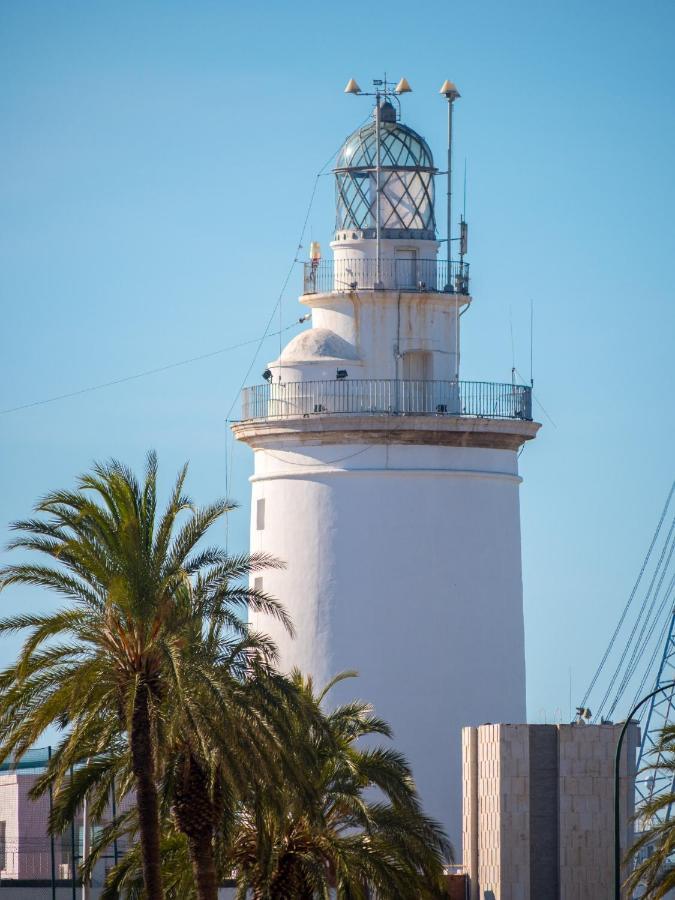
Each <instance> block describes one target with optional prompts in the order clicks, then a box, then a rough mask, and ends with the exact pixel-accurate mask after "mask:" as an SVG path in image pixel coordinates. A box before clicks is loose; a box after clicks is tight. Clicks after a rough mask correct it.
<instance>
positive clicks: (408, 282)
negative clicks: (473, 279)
mask: <svg viewBox="0 0 675 900" xmlns="http://www.w3.org/2000/svg"><path fill="white" fill-rule="evenodd" d="M303 273H304V277H303V292H304V293H305V294H321V293H331V292H334V291H335V292H338V293H343V292H346V291H350V290H366V291H367V290H376V289H381V288H382V287H384V289H387V290H388V289H395V290H402V291H422V292H430V293H450V294H464V295H466V294H468V293H469V263H467V262H464V261H463V260H452V261H451V262H450V263H448V261H447V260H445V259H438V258H437V257H416V256H415V257H407V258H402V257H396V256H394V257H387V258H385V259H381V260H380V262H379V265H378V263H377V260H376V259H375V257H362V256H354V257H337V258H334V259H320V260H310V261H309V262H305V263H304V264H303ZM378 274H379V277H380V281H379V282H378V281H377V276H378ZM376 286H377V287H376Z"/></svg>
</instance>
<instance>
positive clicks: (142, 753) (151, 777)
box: [130, 685, 164, 900]
mask: <svg viewBox="0 0 675 900" xmlns="http://www.w3.org/2000/svg"><path fill="white" fill-rule="evenodd" d="M130 744H131V760H132V766H133V772H134V778H135V780H136V799H137V803H138V830H139V833H140V838H141V858H142V861H143V881H144V884H145V893H146V896H147V900H164V890H163V888H162V864H161V857H160V851H159V841H160V830H159V801H158V797H157V785H156V783H155V755H154V748H153V746H152V731H151V727H150V710H149V709H148V693H147V690H146V688H145V686H144V685H139V688H138V690H137V693H136V699H135V701H134V711H133V717H132V721H131V739H130Z"/></svg>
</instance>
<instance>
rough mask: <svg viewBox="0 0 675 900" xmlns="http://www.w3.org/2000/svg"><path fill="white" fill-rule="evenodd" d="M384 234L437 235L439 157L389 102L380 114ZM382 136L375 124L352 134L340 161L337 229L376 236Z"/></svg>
mask: <svg viewBox="0 0 675 900" xmlns="http://www.w3.org/2000/svg"><path fill="white" fill-rule="evenodd" d="M380 160H381V173H380V235H381V236H382V237H384V238H418V239H422V240H434V239H435V237H436V221H435V218H434V173H435V172H436V169H435V168H434V160H433V157H432V155H431V150H430V149H429V145H428V144H427V142H426V141H425V140H424V138H422V137H420V135H419V134H417V132H415V131H413V130H412V128H408V126H407V125H403V124H402V123H401V122H397V121H396V112H395V110H394V107H393V106H392V105H391V104H390V103H389V102H384V103H383V104H382V106H381V113H380ZM376 164H377V137H376V134H375V123H374V122H371V123H370V124H369V125H365V126H363V127H362V128H359V129H358V130H357V131H355V132H354V133H353V134H350V136H349V137H348V138H347V140H346V141H345V142H344V144H343V146H342V149H341V150H340V152H339V153H338V157H337V162H336V165H335V169H334V172H335V188H336V209H337V220H336V231H338V232H339V231H351V232H359V237H364V238H372V237H375V230H376V206H375V198H376V190H375V181H376Z"/></svg>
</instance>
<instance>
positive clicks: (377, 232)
mask: <svg viewBox="0 0 675 900" xmlns="http://www.w3.org/2000/svg"><path fill="white" fill-rule="evenodd" d="M380 113H381V110H380V92H379V91H377V93H376V94H375V287H376V288H379V287H381V286H382V278H381V272H380V267H381V248H380V170H381V167H382V153H381V146H380Z"/></svg>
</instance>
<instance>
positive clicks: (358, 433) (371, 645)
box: [233, 86, 539, 845]
mask: <svg viewBox="0 0 675 900" xmlns="http://www.w3.org/2000/svg"><path fill="white" fill-rule="evenodd" d="M384 90H385V89H384V87H382V86H380V87H378V88H377V91H378V92H379V93H378V96H377V98H376V106H375V112H374V121H373V122H372V123H371V124H369V125H366V126H364V127H362V128H359V129H358V130H357V131H355V132H354V133H353V134H351V135H349V137H348V138H347V139H346V141H345V143H344V145H343V147H342V150H341V151H340V152H339V154H338V156H337V161H336V165H335V170H334V172H335V183H336V196H337V209H336V227H335V232H334V240H333V242H332V243H331V248H332V253H333V259H330V260H323V259H320V258H319V250H318V248H317V246H316V245H313V246H312V250H311V255H312V258H311V259H310V260H309V261H308V263H307V264H306V265H305V282H304V293H303V294H302V296H301V298H300V302H301V304H302V306H303V311H304V312H311V320H312V326H311V328H309V329H307V330H305V331H303V332H302V333H300V334H298V335H297V336H296V337H295V338H293V340H291V342H290V343H289V344H288V345H287V346H286V348H285V349H284V350H283V352H282V353H281V355H280V356H279V358H278V359H276V360H273V361H271V362H270V363H269V365H268V367H267V370H266V372H265V373H264V376H265V378H266V383H265V384H262V385H260V386H257V387H252V388H248V389H247V390H246V391H245V392H244V397H243V404H242V405H243V409H242V420H241V421H240V422H239V423H237V424H235V425H234V426H233V430H234V434H235V436H236V438H237V439H238V440H241V441H244V442H245V443H247V444H248V445H249V446H250V447H251V448H252V449H253V451H254V456H255V471H254V475H253V477H252V479H251V484H252V521H251V550H252V551H264V552H266V553H270V554H273V555H274V556H275V557H278V558H279V559H281V560H283V561H284V562H285V563H286V568H285V569H283V570H275V571H269V572H267V573H265V574H264V576H263V577H262V578H260V579H259V580H258V585H259V586H261V587H263V588H264V590H265V591H266V592H268V593H270V594H272V595H274V596H275V597H278V598H279V599H280V600H281V601H283V603H284V604H285V605H286V608H287V609H288V610H289V611H290V613H291V614H292V617H293V621H294V624H295V628H296V631H297V637H296V638H295V640H292V639H291V638H289V637H288V635H287V634H286V633H285V632H284V631H283V630H282V629H281V628H280V627H279V626H278V624H277V623H276V622H274V621H271V620H269V619H263V620H259V619H258V617H257V616H256V615H251V621H252V624H253V625H254V626H255V627H256V628H259V629H261V630H262V631H265V632H267V633H269V634H270V635H271V636H272V637H273V638H274V640H275V641H276V642H277V644H278V646H279V647H280V650H281V659H282V662H283V665H284V666H285V667H286V668H290V667H292V666H299V667H300V668H301V669H302V670H303V671H305V672H307V673H309V674H311V675H313V676H314V678H315V680H316V682H317V683H319V684H322V683H324V682H326V681H327V680H328V679H329V678H330V677H331V676H332V675H334V674H335V673H337V672H340V671H341V670H345V669H356V670H357V671H358V672H359V674H360V678H359V680H358V682H348V683H346V684H342V685H340V687H339V689H338V690H336V691H335V693H334V695H333V699H334V700H335V701H336V702H339V701H341V700H344V699H349V698H350V697H353V696H354V694H355V693H356V694H358V695H359V696H361V697H363V698H366V699H367V700H369V701H371V702H372V703H373V704H374V705H375V709H376V711H377V713H378V714H379V715H381V716H383V717H384V718H385V719H387V720H388V721H390V722H391V724H392V726H393V729H394V733H395V740H396V744H397V747H399V748H400V749H401V750H402V751H403V752H404V753H405V754H406V755H407V756H408V758H409V759H410V760H411V762H412V764H413V769H414V774H415V778H416V781H417V784H418V787H419V789H420V791H421V794H422V797H423V799H424V802H425V806H426V809H427V810H428V812H429V813H430V814H431V815H433V816H434V817H436V818H437V819H439V820H440V821H441V822H443V823H444V824H445V826H446V827H447V828H448V830H449V833H450V836H451V838H452V839H453V840H454V841H455V843H456V844H457V845H458V844H459V841H460V834H461V753H460V748H461V728H462V726H463V725H465V724H467V723H469V724H471V723H475V724H478V723H480V722H484V721H486V720H492V721H519V720H521V721H522V720H523V719H524V718H525V658H524V632H523V606H522V580H521V546H520V510H519V498H518V490H519V485H520V482H521V478H520V475H519V472H518V452H519V450H520V448H521V447H522V445H523V444H524V443H525V442H526V441H529V440H530V439H532V438H533V437H534V436H535V434H536V432H537V429H538V428H539V425H538V424H537V423H535V422H533V421H532V416H531V403H530V389H529V388H528V387H522V386H518V385H512V384H487V383H485V382H466V381H461V380H460V378H459V375H460V371H459V361H460V317H461V316H462V314H463V313H464V312H466V311H467V310H468V308H469V305H470V303H471V299H472V298H471V296H470V293H469V278H468V275H469V269H468V264H467V263H466V261H465V259H464V256H463V255H462V256H461V258H460V259H458V260H448V259H441V258H439V256H438V251H439V246H440V244H439V241H438V239H437V234H436V219H435V207H434V178H433V176H434V173H435V172H436V169H435V167H434V162H433V158H432V154H431V150H430V149H429V146H428V145H427V143H426V141H425V140H424V138H422V137H421V136H420V135H419V134H417V133H416V132H415V131H413V130H412V129H411V128H409V127H408V126H407V125H404V124H403V123H402V122H400V121H399V118H398V115H397V112H396V109H395V106H394V98H393V97H392V96H391V95H390V94H384V93H383V92H384ZM449 90H450V91H454V87H453V86H449ZM446 96H448V94H447V93H446ZM455 96H456V93H455ZM453 99H454V96H452V95H450V96H448V100H449V108H450V110H451V109H452V100H453ZM378 134H379V138H380V139H379V141H378ZM378 148H379V150H378ZM378 187H379V190H378ZM461 230H462V232H463V231H464V228H462V229H461ZM446 247H447V245H446ZM460 249H461V250H462V251H463V250H464V249H465V247H464V244H463V243H462V245H461V248H460ZM476 313H477V311H475V312H474V311H473V310H472V313H471V315H472V316H474V315H476ZM464 321H466V319H462V322H464ZM473 327H476V328H478V327H480V324H479V321H477V320H474V326H473Z"/></svg>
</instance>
